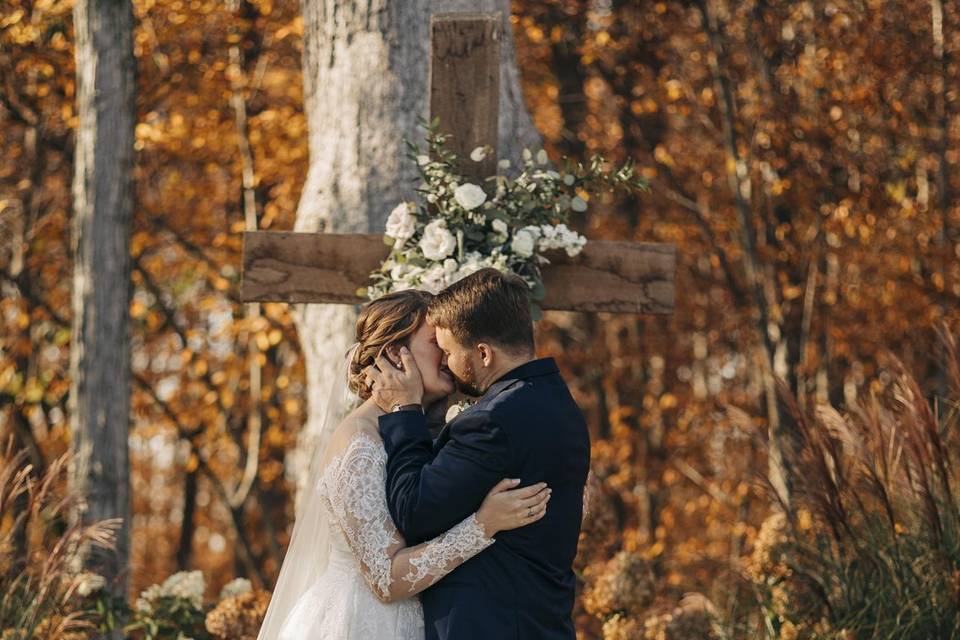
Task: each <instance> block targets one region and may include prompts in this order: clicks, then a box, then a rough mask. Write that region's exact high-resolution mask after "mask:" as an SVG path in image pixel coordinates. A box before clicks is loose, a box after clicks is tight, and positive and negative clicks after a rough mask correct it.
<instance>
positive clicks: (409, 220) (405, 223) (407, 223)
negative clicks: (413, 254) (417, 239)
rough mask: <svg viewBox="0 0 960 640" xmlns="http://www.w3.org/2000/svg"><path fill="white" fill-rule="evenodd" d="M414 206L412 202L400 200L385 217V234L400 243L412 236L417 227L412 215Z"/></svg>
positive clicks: (414, 217) (415, 219)
mask: <svg viewBox="0 0 960 640" xmlns="http://www.w3.org/2000/svg"><path fill="white" fill-rule="evenodd" d="M416 206H417V205H415V204H414V203H412V202H401V203H400V204H398V205H397V206H396V207H394V208H393V211H391V212H390V216H389V217H388V218H387V235H388V236H390V237H391V238H393V239H394V240H396V241H397V244H398V245H402V244H403V241H404V240H407V239H408V238H412V237H413V234H414V231H416V228H417V218H416V216H414V215H413V214H414V212H415V211H416Z"/></svg>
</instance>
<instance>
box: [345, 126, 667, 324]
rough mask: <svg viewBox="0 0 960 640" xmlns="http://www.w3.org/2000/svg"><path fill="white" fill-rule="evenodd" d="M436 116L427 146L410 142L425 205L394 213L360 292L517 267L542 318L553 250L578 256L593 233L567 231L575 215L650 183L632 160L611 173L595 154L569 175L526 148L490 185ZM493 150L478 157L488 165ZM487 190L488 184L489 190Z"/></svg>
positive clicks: (431, 287)
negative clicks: (474, 178) (514, 169)
mask: <svg viewBox="0 0 960 640" xmlns="http://www.w3.org/2000/svg"><path fill="white" fill-rule="evenodd" d="M438 124H439V123H438V122H437V120H434V121H433V122H432V123H430V124H429V125H427V126H425V127H424V128H425V129H426V131H427V135H426V140H427V147H428V149H427V151H426V152H424V151H423V150H421V149H420V147H419V146H418V145H416V144H414V143H411V142H409V141H408V142H407V146H408V155H409V156H410V158H411V159H412V160H413V161H414V162H416V165H417V169H418V172H419V174H420V179H421V183H420V185H419V187H418V189H417V192H418V193H419V194H420V195H421V202H419V203H418V202H412V201H411V202H401V203H400V204H398V205H397V206H396V207H395V208H394V209H393V211H391V212H390V216H389V217H388V218H387V225H386V236H385V241H386V242H387V244H389V245H391V246H392V250H391V252H390V255H389V256H387V258H386V260H384V262H383V264H382V265H381V266H380V268H379V269H377V270H375V271H373V272H372V273H371V274H370V279H371V284H370V286H368V287H367V288H366V289H361V290H360V291H359V292H358V293H359V295H360V296H361V297H367V298H369V299H370V300H376V299H377V298H379V297H380V296H382V295H384V294H387V293H390V292H392V291H402V290H404V289H413V288H418V289H424V290H426V291H430V292H432V293H437V292H438V291H440V290H441V289H443V288H444V287H447V286H449V285H451V284H453V283H454V282H456V281H458V280H460V279H461V278H464V277H466V276H468V275H470V274H471V273H474V272H476V271H478V270H480V269H482V268H485V267H493V268H495V269H499V270H500V271H503V272H512V273H515V274H516V275H518V276H520V277H521V278H523V280H524V281H525V282H526V283H527V285H528V286H529V287H530V304H531V310H532V312H533V316H534V319H538V318H539V317H540V316H541V313H542V311H541V307H540V303H541V302H542V301H543V299H544V297H545V295H546V290H545V288H544V286H543V278H542V276H541V271H540V269H541V267H542V266H543V265H546V264H549V263H550V260H549V257H548V254H549V253H550V252H551V251H564V252H566V254H567V255H568V256H571V257H573V256H576V255H578V254H579V253H580V252H581V251H582V250H583V247H584V245H585V244H586V243H587V239H586V238H585V237H584V236H582V235H580V234H579V233H577V232H576V231H573V230H572V229H570V228H569V227H567V223H568V222H569V217H570V213H571V212H576V213H583V212H585V211H586V210H587V207H588V201H589V200H590V198H591V195H596V194H598V193H600V192H602V191H605V190H606V191H612V190H615V189H623V190H643V191H646V190H648V189H649V187H648V185H647V183H646V181H645V180H643V178H641V177H640V176H638V175H636V172H635V168H634V164H633V162H632V161H630V160H628V161H627V162H625V163H624V164H623V165H622V166H620V167H619V168H616V169H614V170H608V169H607V168H606V167H607V162H606V161H605V160H604V159H603V158H602V157H600V156H593V157H592V158H591V159H590V162H589V163H587V164H582V163H579V162H578V163H572V162H570V161H569V160H566V161H565V166H564V169H563V170H562V171H556V170H554V169H552V168H551V167H550V165H549V160H548V158H547V154H546V152H545V151H543V150H542V149H541V150H540V151H538V152H536V153H533V152H531V151H530V150H528V149H524V151H523V158H522V162H521V166H520V171H519V173H518V174H517V175H515V176H513V177H510V176H507V175H503V173H504V172H506V171H508V170H509V169H510V161H509V160H501V161H500V162H499V163H498V165H497V166H498V169H499V171H498V173H497V175H494V176H491V177H489V178H487V179H486V180H485V182H486V185H484V186H481V185H479V184H475V183H473V182H469V181H466V180H465V179H464V177H463V176H462V175H461V174H460V173H459V172H458V169H457V167H458V166H459V159H458V158H457V156H456V155H455V154H453V153H452V152H450V151H448V150H447V149H445V148H444V144H445V142H446V141H447V139H448V137H449V136H446V135H443V134H440V133H438V129H437V127H438ZM491 152H492V150H491V148H490V147H477V148H476V149H474V150H473V152H472V153H471V154H470V160H471V161H473V162H482V161H483V160H484V159H485V158H486V156H487V155H488V154H489V153H491ZM484 187H486V188H484Z"/></svg>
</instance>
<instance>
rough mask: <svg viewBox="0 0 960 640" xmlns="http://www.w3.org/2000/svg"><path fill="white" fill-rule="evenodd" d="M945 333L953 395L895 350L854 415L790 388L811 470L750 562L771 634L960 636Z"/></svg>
mask: <svg viewBox="0 0 960 640" xmlns="http://www.w3.org/2000/svg"><path fill="white" fill-rule="evenodd" d="M941 339H942V341H943V344H944V347H945V348H944V352H945V353H946V356H947V367H946V371H947V385H946V386H947V388H948V391H947V397H945V398H936V399H934V400H933V401H931V400H928V399H927V398H926V397H925V395H924V393H923V391H922V390H921V388H920V386H919V384H918V383H917V381H916V379H915V378H914V377H913V376H911V375H910V374H909V373H908V372H907V370H906V368H905V367H904V366H903V364H902V363H900V362H899V361H896V360H894V363H893V366H892V370H891V373H892V374H893V375H892V382H891V383H890V384H889V385H888V387H887V388H886V389H884V390H883V391H882V392H878V393H872V394H871V395H869V396H866V397H865V398H864V399H863V400H861V401H860V402H858V403H857V404H856V405H855V406H853V407H851V408H850V409H849V410H848V411H847V412H846V413H845V414H841V413H839V412H838V411H836V410H835V409H833V408H832V407H826V406H823V407H818V408H817V409H816V410H814V411H808V410H805V409H803V408H801V407H799V406H798V405H797V403H796V402H795V401H794V399H793V398H792V397H791V396H790V394H789V393H786V392H784V393H783V397H784V401H785V403H786V405H787V407H788V410H789V415H790V416H791V417H792V419H793V423H794V425H795V427H796V429H795V431H796V433H797V439H798V440H797V446H796V449H795V451H796V453H794V454H793V456H792V457H793V460H792V463H793V464H794V465H795V468H798V469H803V473H798V474H794V477H793V483H794V485H793V501H792V503H791V504H790V508H789V509H787V508H786V505H783V507H784V508H783V513H784V514H790V516H789V517H787V516H785V515H775V516H772V517H771V518H770V519H768V521H767V523H765V525H764V530H763V531H762V532H761V534H760V536H759V537H758V540H757V544H756V545H755V548H754V550H753V553H752V555H751V556H750V557H749V559H748V560H747V563H746V567H745V574H746V575H747V576H748V578H749V579H750V580H751V581H752V582H753V584H754V586H755V587H756V590H757V592H758V594H759V596H760V599H761V601H762V602H763V606H764V609H765V613H766V635H767V637H771V638H772V637H795V638H824V637H829V638H836V637H844V636H845V637H851V638H853V637H855V638H858V639H861V640H866V639H871V638H877V639H880V638H883V639H888V638H889V639H892V638H944V639H957V638H960V597H958V592H960V587H958V578H957V576H958V575H960V460H958V458H960V434H958V433H957V426H958V420H957V417H958V408H960V360H958V350H957V343H956V340H955V338H954V337H953V336H952V335H950V334H948V333H947V332H945V331H944V332H942V335H941ZM832 630H841V631H832Z"/></svg>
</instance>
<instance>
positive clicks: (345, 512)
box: [326, 434, 493, 602]
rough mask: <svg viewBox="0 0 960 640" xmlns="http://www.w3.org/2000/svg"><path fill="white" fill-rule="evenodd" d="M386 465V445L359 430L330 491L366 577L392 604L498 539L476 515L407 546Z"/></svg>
mask: <svg viewBox="0 0 960 640" xmlns="http://www.w3.org/2000/svg"><path fill="white" fill-rule="evenodd" d="M385 465H386V452H385V451H384V449H383V445H382V444H381V443H380V442H375V441H374V440H373V439H372V438H371V437H369V436H367V435H365V434H358V435H357V436H355V437H354V438H353V439H352V440H351V442H350V444H349V445H348V446H347V450H346V451H345V452H344V454H343V456H342V458H341V459H340V460H334V461H332V462H331V464H330V471H331V472H332V473H331V476H330V477H329V479H328V482H329V485H328V486H327V487H326V493H327V495H328V499H329V502H330V506H331V512H332V513H333V516H334V517H335V518H336V520H337V523H338V524H339V526H340V528H341V530H342V531H343V534H344V537H345V538H346V540H347V543H348V544H349V545H350V548H351V550H352V551H353V554H354V556H355V557H356V558H357V560H358V561H359V563H360V568H361V572H362V573H363V576H364V578H366V580H367V582H368V583H369V584H370V587H371V588H372V589H373V590H374V592H375V593H376V594H377V596H378V597H379V598H380V599H381V600H384V601H387V602H389V601H393V600H399V599H402V598H406V597H409V596H412V595H415V594H417V593H419V592H420V591H423V590H424V589H426V588H427V587H429V586H431V585H433V584H435V583H436V582H437V581H438V580H440V578H442V577H444V576H445V575H447V574H448V573H450V572H451V571H453V570H454V569H456V568H457V567H458V566H460V565H461V564H463V563H464V562H466V561H467V560H469V559H470V558H472V557H473V556H475V555H477V554H478V553H480V552H481V551H483V550H484V549H486V548H487V547H488V546H490V545H491V544H493V540H492V539H491V538H487V537H486V536H485V535H484V532H483V528H482V527H481V526H480V523H479V522H478V521H477V518H476V514H472V515H470V516H469V517H467V518H466V519H465V520H463V521H462V522H461V523H459V524H458V525H456V526H455V527H453V528H452V529H450V530H449V531H447V532H446V533H443V534H441V535H439V536H437V537H436V538H434V539H432V540H429V541H427V542H424V543H423V544H420V545H417V546H415V547H406V546H405V542H404V540H403V538H402V537H401V535H400V533H399V532H398V531H397V528H396V526H394V523H393V520H392V519H391V517H390V512H389V511H388V509H387V496H386V484H385V480H384V475H385V473H386V471H385Z"/></svg>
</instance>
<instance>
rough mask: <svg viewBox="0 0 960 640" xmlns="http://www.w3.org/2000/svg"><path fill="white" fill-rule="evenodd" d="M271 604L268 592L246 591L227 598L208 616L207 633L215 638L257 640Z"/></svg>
mask: <svg viewBox="0 0 960 640" xmlns="http://www.w3.org/2000/svg"><path fill="white" fill-rule="evenodd" d="M269 604H270V593H269V592H268V591H260V590H256V591H246V592H244V593H241V594H240V595H236V596H232V597H229V598H226V599H225V600H223V601H221V602H220V604H218V605H217V606H216V607H215V608H214V609H213V610H212V611H210V613H208V614H207V620H206V627H207V631H209V632H210V635H212V636H213V637H214V638H224V639H225V640H256V638H257V633H258V632H259V631H260V625H261V624H262V623H263V618H264V616H265V615H266V614H267V605H269Z"/></svg>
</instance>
